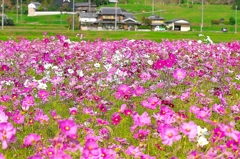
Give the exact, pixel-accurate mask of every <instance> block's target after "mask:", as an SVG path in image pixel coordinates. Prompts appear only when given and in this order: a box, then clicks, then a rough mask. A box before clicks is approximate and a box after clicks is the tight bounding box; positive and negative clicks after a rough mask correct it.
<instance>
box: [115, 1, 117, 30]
mask: <svg viewBox="0 0 240 159" xmlns="http://www.w3.org/2000/svg"><path fill="white" fill-rule="evenodd" d="M117 2H118V1H116V2H115V31H117Z"/></svg>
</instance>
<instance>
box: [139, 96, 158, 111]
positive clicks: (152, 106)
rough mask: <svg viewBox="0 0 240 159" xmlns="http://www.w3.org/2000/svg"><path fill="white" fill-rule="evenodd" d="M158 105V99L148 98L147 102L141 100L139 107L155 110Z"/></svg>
mask: <svg viewBox="0 0 240 159" xmlns="http://www.w3.org/2000/svg"><path fill="white" fill-rule="evenodd" d="M157 104H158V98H157V97H149V98H148V100H147V101H146V100H143V101H142V102H141V105H142V106H143V107H145V108H148V109H152V110H155V109H156V106H157Z"/></svg>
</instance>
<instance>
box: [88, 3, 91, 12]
mask: <svg viewBox="0 0 240 159" xmlns="http://www.w3.org/2000/svg"><path fill="white" fill-rule="evenodd" d="M88 12H89V13H90V12H91V0H88Z"/></svg>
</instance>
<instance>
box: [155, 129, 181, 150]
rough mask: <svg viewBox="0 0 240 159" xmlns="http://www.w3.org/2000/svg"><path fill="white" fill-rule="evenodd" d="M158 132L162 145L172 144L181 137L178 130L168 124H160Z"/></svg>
mask: <svg viewBox="0 0 240 159" xmlns="http://www.w3.org/2000/svg"><path fill="white" fill-rule="evenodd" d="M158 132H159V133H160V137H161V138H162V144H164V145H168V146H172V144H173V142H175V141H178V140H180V139H181V138H182V137H181V135H179V134H178V130H177V129H176V128H174V127H172V126H170V125H164V126H160V127H159V128H158Z"/></svg>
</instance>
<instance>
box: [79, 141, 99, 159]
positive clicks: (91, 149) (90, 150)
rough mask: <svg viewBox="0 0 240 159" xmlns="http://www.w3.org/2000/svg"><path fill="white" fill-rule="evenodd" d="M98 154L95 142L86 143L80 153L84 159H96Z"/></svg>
mask: <svg viewBox="0 0 240 159" xmlns="http://www.w3.org/2000/svg"><path fill="white" fill-rule="evenodd" d="M99 154H100V149H99V148H98V144H97V142H96V141H86V143H85V146H84V148H83V151H82V156H83V157H84V158H86V159H87V158H90V157H95V158H97V157H98V156H99Z"/></svg>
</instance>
